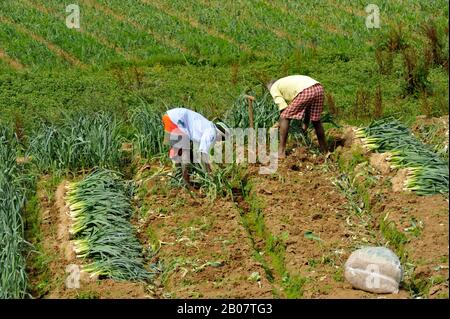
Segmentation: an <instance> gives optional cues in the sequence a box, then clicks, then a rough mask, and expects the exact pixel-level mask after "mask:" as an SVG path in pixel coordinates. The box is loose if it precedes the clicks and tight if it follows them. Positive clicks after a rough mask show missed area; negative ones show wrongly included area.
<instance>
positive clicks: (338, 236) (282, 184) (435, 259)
mask: <svg viewBox="0 0 450 319" xmlns="http://www.w3.org/2000/svg"><path fill="white" fill-rule="evenodd" d="M378 160H379V161H378V162H385V159H384V158H380V159H378ZM371 162H374V163H375V161H374V160H372V161H371ZM377 164H379V163H376V166H378V168H379V170H378V171H375V172H374V174H375V176H376V177H377V178H378V179H379V182H377V184H376V186H375V187H374V188H373V189H370V191H369V193H370V198H371V202H372V205H373V207H372V210H371V213H372V215H373V216H372V218H371V219H370V220H369V223H370V224H369V225H368V228H366V229H364V223H362V222H360V223H358V222H357V219H355V218H353V217H352V216H350V219H349V212H348V209H347V207H346V199H345V198H344V197H343V195H342V194H341V193H340V192H339V191H338V190H337V189H336V188H335V187H334V186H333V185H332V179H333V178H334V177H336V176H337V174H338V173H339V172H338V171H335V170H333V169H332V168H330V167H328V166H327V165H326V163H325V160H324V159H323V158H320V157H314V156H312V155H310V154H308V152H307V150H306V149H304V148H297V149H294V151H293V153H292V154H291V155H289V156H288V158H287V159H285V160H284V161H283V162H282V163H281V164H280V167H279V169H278V172H277V173H278V174H279V175H280V177H279V178H277V179H274V178H273V177H270V176H257V177H255V180H256V183H255V185H256V188H257V191H258V195H259V197H260V198H262V199H263V201H264V203H265V209H264V212H265V220H266V225H267V226H268V228H269V229H270V231H271V232H272V233H273V234H275V235H280V234H282V233H283V232H287V233H288V235H289V236H288V241H287V255H286V263H287V267H288V268H289V269H290V271H291V272H292V273H299V274H301V275H303V276H305V277H306V278H308V283H307V284H306V287H305V294H304V296H305V297H307V298H408V297H409V293H408V291H406V290H405V289H404V288H403V289H401V290H400V292H399V294H388V295H377V294H371V293H367V292H363V291H358V290H354V289H352V288H351V286H350V285H349V284H348V283H346V282H344V281H343V280H342V276H341V271H342V268H343V264H344V263H345V261H346V259H347V258H348V256H349V254H350V253H351V252H352V251H353V250H354V249H355V248H357V247H359V246H361V245H375V246H378V245H379V244H380V240H382V238H380V236H381V235H380V233H379V221H380V219H381V218H382V217H384V216H385V215H386V214H387V213H389V215H388V216H389V220H392V221H393V222H395V224H396V225H397V227H398V229H399V230H400V231H402V232H405V229H406V228H407V227H411V220H412V219H415V220H417V221H418V223H419V222H420V221H422V223H423V229H422V231H421V234H420V235H418V237H414V236H410V235H408V238H409V242H408V243H407V244H406V245H405V249H406V250H407V252H408V256H409V260H411V261H413V262H414V263H415V265H416V266H417V269H416V271H415V272H414V274H415V275H416V276H417V277H418V278H425V279H427V280H429V279H430V278H431V277H433V276H440V277H443V278H444V279H445V280H446V282H447V285H446V284H445V281H444V284H440V285H437V286H433V287H432V290H433V294H432V295H431V294H430V297H431V298H433V296H434V297H436V296H438V295H439V294H440V293H442V294H443V295H445V294H447V296H448V242H449V237H448V231H449V228H448V202H447V200H445V199H444V198H443V197H442V196H440V195H436V196H428V197H424V196H417V195H415V194H411V193H405V192H402V193H393V192H392V190H391V187H390V186H389V181H391V179H392V177H393V176H394V175H395V173H394V172H388V171H387V169H385V168H384V166H381V167H380V165H377ZM383 165H384V164H383ZM383 173H385V174H387V175H383ZM403 175H404V172H400V173H399V175H398V176H397V177H396V179H397V180H398V181H399V183H401V184H402V185H403V180H402V179H403V178H404V176H403ZM307 231H310V232H311V231H312V233H313V234H315V235H316V236H317V237H319V238H320V240H312V239H308V238H305V233H306V232H307ZM373 234H376V235H375V237H374V235H373ZM439 287H440V288H439ZM436 289H438V290H436ZM435 290H436V291H435Z"/></svg>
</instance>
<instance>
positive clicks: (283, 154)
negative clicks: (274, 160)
mask: <svg viewBox="0 0 450 319" xmlns="http://www.w3.org/2000/svg"><path fill="white" fill-rule="evenodd" d="M278 158H279V159H284V158H286V151H279V152H278Z"/></svg>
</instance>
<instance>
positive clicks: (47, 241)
mask: <svg viewBox="0 0 450 319" xmlns="http://www.w3.org/2000/svg"><path fill="white" fill-rule="evenodd" d="M44 178H45V177H44ZM66 183H67V182H66V181H64V182H62V183H61V184H60V185H59V186H58V187H57V189H56V192H55V197H54V199H53V200H51V199H50V198H49V197H48V195H47V194H46V192H45V191H44V190H43V189H42V188H40V189H39V191H38V198H39V200H40V206H41V211H42V212H43V213H42V215H41V233H42V238H43V239H42V242H41V244H42V247H43V251H44V253H45V254H46V255H48V256H51V261H50V263H49V265H48V268H49V272H50V281H51V282H50V283H48V285H49V286H48V288H49V292H48V294H47V295H45V296H37V297H41V298H51V299H65V298H86V297H89V298H149V297H150V296H149V295H148V294H147V293H146V291H145V287H144V286H143V285H142V284H136V283H129V282H117V281H114V280H110V279H106V280H97V278H91V276H88V275H87V274H86V273H83V272H82V273H81V280H80V288H78V289H74V288H72V289H69V288H67V287H66V285H65V280H66V278H67V277H68V275H69V273H66V267H67V266H69V265H77V266H81V265H82V263H81V261H80V260H79V259H76V256H75V253H74V251H73V246H72V244H71V242H70V236H69V227H70V216H69V215H68V208H67V207H66V204H65V201H64V196H65V186H66ZM31 280H32V283H34V284H37V283H36V282H34V281H36V280H37V279H36V278H34V277H33V276H32V277H31Z"/></svg>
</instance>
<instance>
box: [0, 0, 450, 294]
mask: <svg viewBox="0 0 450 319" xmlns="http://www.w3.org/2000/svg"><path fill="white" fill-rule="evenodd" d="M68 4H69V3H68V2H66V1H60V0H46V1H41V0H2V1H0V111H1V115H0V239H1V240H0V271H1V273H0V298H448V289H449V288H448V285H449V283H448V280H449V279H448V278H449V271H448V267H449V261H448V243H449V236H448V234H449V228H448V227H449V225H448V213H449V211H448V158H449V157H448V129H449V127H448V48H449V41H448V2H447V1H413V0H402V1H387V0H385V1H378V3H377V5H378V8H379V13H380V25H379V28H368V27H367V26H366V19H367V17H368V15H370V13H368V12H366V11H365V8H366V6H367V4H368V3H366V2H365V1H360V0H352V1H350V0H336V1H331V0H320V1H281V0H273V1H266V0H239V1H216V0H211V1H206V0H196V1H194V0H173V1H172V0H171V1H169V0H151V1H150V0H120V1H119V0H80V1H78V2H77V5H78V7H79V10H80V28H73V29H71V28H68V27H67V25H66V18H67V17H68V16H69V15H70V14H71V13H70V12H67V11H66V6H67V5H68ZM289 74H304V75H308V76H311V77H313V78H315V79H317V80H319V81H320V82H321V83H322V84H323V85H324V87H325V92H326V105H325V112H326V116H327V118H328V120H327V121H325V122H326V124H325V128H326V138H327V143H328V147H329V149H330V153H329V154H327V155H325V154H321V153H320V152H319V151H318V149H317V146H316V145H317V141H316V140H315V139H314V137H313V135H314V134H313V132H312V130H310V135H309V136H311V137H313V138H312V140H310V139H308V138H306V137H305V136H303V135H301V134H292V136H291V137H290V140H289V143H288V157H287V158H286V159H284V160H282V161H280V162H279V167H278V169H277V171H276V172H275V173H273V174H269V175H261V174H259V173H258V168H259V167H258V165H256V164H240V165H238V164H230V165H222V164H221V165H215V167H214V170H213V173H212V174H211V175H204V174H202V173H201V172H198V173H197V175H196V183H197V184H196V185H197V187H196V189H195V190H193V191H192V190H188V189H187V188H185V187H183V186H182V183H181V182H180V180H179V179H178V178H177V176H176V175H174V174H173V172H172V171H173V170H172V166H171V163H170V161H169V159H168V157H167V146H166V145H164V144H163V137H164V133H163V128H162V126H161V116H162V114H163V112H164V111H165V110H167V109H168V108H171V107H174V106H184V107H187V108H190V109H192V110H196V111H198V112H200V113H202V114H204V115H205V116H206V117H208V118H210V119H213V118H219V119H221V120H223V121H224V122H225V123H227V124H229V125H230V126H232V127H240V128H246V127H247V126H248V122H249V115H248V113H247V109H248V105H247V103H248V101H247V100H246V99H245V98H244V95H245V94H250V95H253V96H255V97H256V102H254V103H255V104H254V112H255V114H254V115H255V120H256V121H255V125H256V126H257V127H259V128H269V127H272V126H273V125H274V124H275V122H276V121H277V120H278V113H277V112H276V111H275V112H274V111H273V110H275V109H274V104H273V103H272V100H271V99H270V97H269V96H268V92H267V90H266V88H265V85H264V84H265V83H266V82H267V81H268V80H270V79H272V78H280V77H283V76H286V75H289ZM380 119H381V120H380ZM384 121H385V122H384ZM332 122H333V123H332ZM393 131H395V134H393V133H392V132H393ZM292 133H296V132H295V129H294V130H293V132H292ZM297 133H298V132H297ZM402 142H403V144H402ZM408 145H409V146H408ZM363 246H385V247H388V248H390V249H391V250H392V251H394V252H395V253H396V254H397V256H398V257H399V258H400V261H401V264H402V267H403V271H404V276H403V279H402V282H401V285H400V291H399V293H398V294H387V295H378V294H373V293H369V292H365V291H362V290H357V289H353V288H352V286H351V285H350V284H349V283H348V282H347V281H346V280H345V278H344V273H343V269H344V264H345V261H346V260H347V258H348V257H349V255H350V254H351V252H353V251H354V250H355V249H357V248H360V247H363ZM80 271H81V272H80ZM74 276H75V277H74ZM77 276H78V277H77ZM74 278H75V279H76V278H78V279H79V280H78V279H77V280H75V279H74Z"/></svg>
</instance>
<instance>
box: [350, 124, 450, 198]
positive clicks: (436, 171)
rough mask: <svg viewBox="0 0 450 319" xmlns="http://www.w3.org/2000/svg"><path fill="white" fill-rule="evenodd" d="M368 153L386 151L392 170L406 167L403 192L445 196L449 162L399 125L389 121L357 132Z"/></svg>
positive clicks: (403, 126)
mask: <svg viewBox="0 0 450 319" xmlns="http://www.w3.org/2000/svg"><path fill="white" fill-rule="evenodd" d="M356 137H358V138H361V140H362V142H363V144H364V145H365V146H366V147H367V148H368V149H370V150H373V151H377V152H380V153H383V152H389V153H390V162H391V164H392V167H393V168H407V169H408V172H409V173H408V178H407V180H406V181H405V190H410V191H414V192H416V193H417V194H420V195H432V194H438V193H441V194H448V185H449V184H448V175H449V172H448V162H446V161H445V160H443V159H442V157H440V156H439V155H438V154H436V153H435V152H433V150H432V149H431V148H430V147H428V146H427V145H425V144H423V143H422V142H420V141H419V140H418V139H417V138H415V137H414V135H412V133H411V131H410V130H409V129H408V128H407V127H406V126H405V125H404V124H402V123H401V122H399V121H397V120H395V119H392V118H389V119H382V120H378V121H374V122H372V123H371V124H370V125H369V126H368V127H365V128H360V129H358V130H357V131H356Z"/></svg>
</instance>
